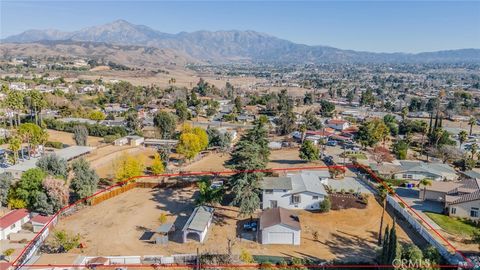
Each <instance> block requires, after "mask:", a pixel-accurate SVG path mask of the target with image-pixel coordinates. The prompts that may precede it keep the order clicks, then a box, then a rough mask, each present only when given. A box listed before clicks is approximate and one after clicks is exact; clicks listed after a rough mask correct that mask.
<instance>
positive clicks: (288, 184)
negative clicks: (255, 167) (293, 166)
mask: <svg viewBox="0 0 480 270" xmlns="http://www.w3.org/2000/svg"><path fill="white" fill-rule="evenodd" d="M262 189H286V190H292V180H291V179H290V177H264V178H263V181H262Z"/></svg>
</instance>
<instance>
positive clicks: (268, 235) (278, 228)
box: [260, 207, 301, 245]
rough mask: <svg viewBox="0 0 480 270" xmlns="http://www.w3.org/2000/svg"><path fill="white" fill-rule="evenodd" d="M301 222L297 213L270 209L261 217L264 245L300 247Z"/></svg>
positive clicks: (283, 209)
mask: <svg viewBox="0 0 480 270" xmlns="http://www.w3.org/2000/svg"><path fill="white" fill-rule="evenodd" d="M300 232H301V227H300V221H299V220H298V216H297V214H296V213H295V212H293V211H290V210H287V209H285V208H281V207H277V208H270V209H267V210H265V211H263V213H262V214H261V216H260V234H261V237H260V239H262V244H283V245H300Z"/></svg>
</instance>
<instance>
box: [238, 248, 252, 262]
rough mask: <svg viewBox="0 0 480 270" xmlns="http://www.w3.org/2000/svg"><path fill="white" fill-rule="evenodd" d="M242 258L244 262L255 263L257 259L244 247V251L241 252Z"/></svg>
mask: <svg viewBox="0 0 480 270" xmlns="http://www.w3.org/2000/svg"><path fill="white" fill-rule="evenodd" d="M240 260H241V261H242V262H244V263H253V262H255V260H253V256H252V254H251V253H250V252H248V250H246V249H242V252H241V253H240Z"/></svg>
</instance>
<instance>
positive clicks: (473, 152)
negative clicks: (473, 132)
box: [470, 143, 478, 159]
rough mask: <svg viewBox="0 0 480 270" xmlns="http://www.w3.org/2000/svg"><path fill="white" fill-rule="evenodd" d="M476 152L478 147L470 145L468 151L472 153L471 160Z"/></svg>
mask: <svg viewBox="0 0 480 270" xmlns="http://www.w3.org/2000/svg"><path fill="white" fill-rule="evenodd" d="M477 150H478V145H477V144H476V143H474V144H472V148H471V149H470V152H471V153H472V159H473V157H474V156H475V154H476V153H477Z"/></svg>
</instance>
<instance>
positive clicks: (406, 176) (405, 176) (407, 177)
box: [402, 173, 413, 179]
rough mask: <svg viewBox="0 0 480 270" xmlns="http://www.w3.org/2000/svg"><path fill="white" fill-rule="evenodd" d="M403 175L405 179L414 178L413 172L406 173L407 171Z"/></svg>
mask: <svg viewBox="0 0 480 270" xmlns="http://www.w3.org/2000/svg"><path fill="white" fill-rule="evenodd" d="M402 177H403V179H412V178H413V177H412V175H411V174H406V173H405V174H403V176H402Z"/></svg>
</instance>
